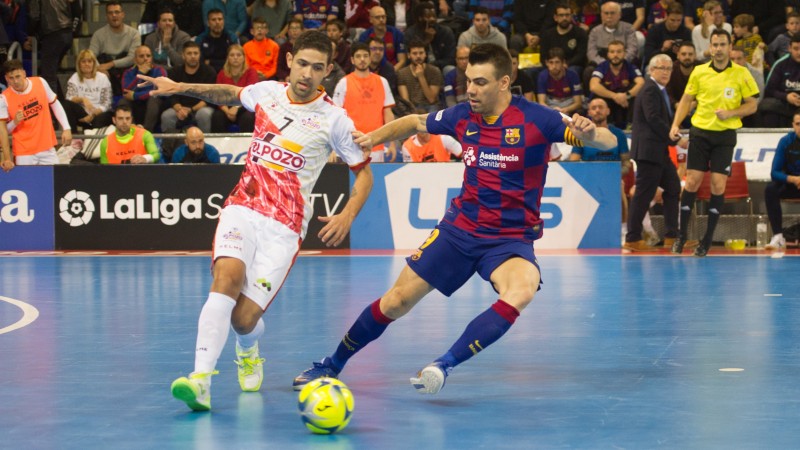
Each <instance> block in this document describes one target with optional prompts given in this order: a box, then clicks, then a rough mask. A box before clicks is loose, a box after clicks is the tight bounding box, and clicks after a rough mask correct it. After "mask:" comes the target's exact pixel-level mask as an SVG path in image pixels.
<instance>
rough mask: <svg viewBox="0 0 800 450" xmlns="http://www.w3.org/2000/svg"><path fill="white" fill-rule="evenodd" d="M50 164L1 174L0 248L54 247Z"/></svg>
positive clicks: (23, 167) (20, 168)
mask: <svg viewBox="0 0 800 450" xmlns="http://www.w3.org/2000/svg"><path fill="white" fill-rule="evenodd" d="M54 241H55V240H54V235H53V167H51V166H39V167H30V166H17V167H15V168H14V170H12V171H11V172H7V173H0V250H53V246H54Z"/></svg>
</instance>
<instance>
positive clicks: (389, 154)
mask: <svg viewBox="0 0 800 450" xmlns="http://www.w3.org/2000/svg"><path fill="white" fill-rule="evenodd" d="M384 153H385V158H384V161H385V162H394V158H395V157H397V148H396V146H395V143H394V141H392V143H391V144H389V145H387V146H386V149H385V150H384Z"/></svg>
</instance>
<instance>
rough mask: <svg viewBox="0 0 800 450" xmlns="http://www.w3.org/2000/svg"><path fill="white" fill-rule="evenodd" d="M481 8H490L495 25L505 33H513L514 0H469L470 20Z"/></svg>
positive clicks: (490, 15) (493, 24)
mask: <svg viewBox="0 0 800 450" xmlns="http://www.w3.org/2000/svg"><path fill="white" fill-rule="evenodd" d="M479 8H486V9H487V10H488V13H489V17H490V19H491V22H492V26H493V27H495V28H498V29H499V30H500V31H501V32H502V33H503V34H505V35H510V34H511V22H512V20H513V17H514V0H469V3H468V6H467V10H468V14H467V16H468V17H469V19H470V20H472V18H473V17H475V13H476V12H477V11H478V10H479Z"/></svg>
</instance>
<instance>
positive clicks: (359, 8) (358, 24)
mask: <svg viewBox="0 0 800 450" xmlns="http://www.w3.org/2000/svg"><path fill="white" fill-rule="evenodd" d="M340 1H341V5H342V6H343V7H344V22H343V25H345V24H346V25H347V28H348V29H350V30H355V31H356V34H359V33H361V32H363V31H364V30H366V29H367V28H369V27H370V25H371V24H370V22H369V10H370V9H372V8H374V7H376V6H380V3H379V2H378V1H377V0H340ZM340 11H341V10H340ZM342 68H344V66H342Z"/></svg>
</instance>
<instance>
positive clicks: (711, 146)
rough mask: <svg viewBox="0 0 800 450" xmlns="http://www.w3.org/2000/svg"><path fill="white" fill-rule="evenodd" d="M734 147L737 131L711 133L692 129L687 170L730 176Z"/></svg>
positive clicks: (695, 128) (690, 130)
mask: <svg viewBox="0 0 800 450" xmlns="http://www.w3.org/2000/svg"><path fill="white" fill-rule="evenodd" d="M734 147H736V130H724V131H710V130H703V129H701V128H697V127H691V128H690V129H689V156H688V158H687V160H686V168H687V169H690V170H699V171H701V172H708V171H709V170H711V171H712V172H716V173H721V174H724V175H730V174H731V161H732V160H733V149H734Z"/></svg>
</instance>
